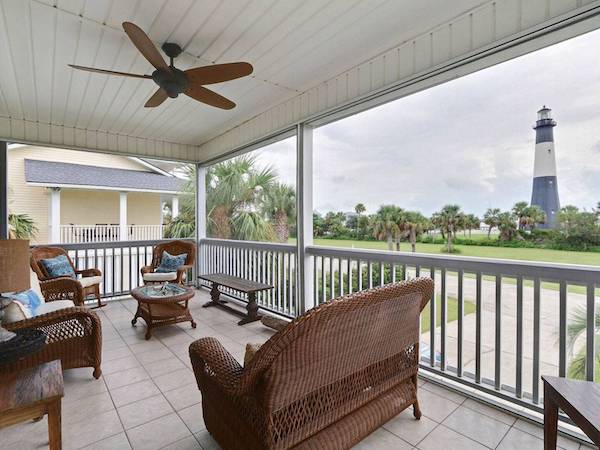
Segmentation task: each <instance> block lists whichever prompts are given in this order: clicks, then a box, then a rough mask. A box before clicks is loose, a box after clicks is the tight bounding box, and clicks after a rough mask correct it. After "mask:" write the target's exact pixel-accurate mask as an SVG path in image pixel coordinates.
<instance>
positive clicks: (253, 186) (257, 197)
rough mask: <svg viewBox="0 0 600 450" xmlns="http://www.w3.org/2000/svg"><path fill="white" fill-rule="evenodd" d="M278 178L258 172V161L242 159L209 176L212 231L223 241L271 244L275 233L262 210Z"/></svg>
mask: <svg viewBox="0 0 600 450" xmlns="http://www.w3.org/2000/svg"><path fill="white" fill-rule="evenodd" d="M275 178H276V174H275V172H274V171H273V169H272V168H271V167H266V168H257V167H256V158H255V157H253V156H249V155H243V156H239V157H237V158H233V159H231V160H228V161H225V162H222V163H219V164H216V165H215V166H213V167H211V168H210V170H209V171H208V173H207V211H208V214H207V215H208V230H209V233H210V234H211V235H212V236H215V237H218V238H222V239H230V238H234V239H242V240H257V241H263V240H269V238H270V237H272V234H273V233H272V230H271V229H270V226H269V224H268V223H267V221H266V218H265V215H264V213H263V212H262V211H261V210H260V206H261V205H262V204H263V202H264V200H265V198H266V197H267V193H268V191H269V188H271V187H272V185H273V183H274V181H275Z"/></svg>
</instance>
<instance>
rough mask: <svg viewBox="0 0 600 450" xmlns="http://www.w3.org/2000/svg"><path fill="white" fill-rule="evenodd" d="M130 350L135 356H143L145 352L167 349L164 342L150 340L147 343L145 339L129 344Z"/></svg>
mask: <svg viewBox="0 0 600 450" xmlns="http://www.w3.org/2000/svg"><path fill="white" fill-rule="evenodd" d="M128 345H129V349H130V350H131V351H132V352H133V354H134V355H136V356H137V355H141V354H142V353H144V352H151V351H156V350H160V349H163V348H165V346H164V345H163V343H162V342H160V341H159V340H158V339H150V340H148V341H146V340H145V339H143V338H142V339H136V340H134V341H132V342H128Z"/></svg>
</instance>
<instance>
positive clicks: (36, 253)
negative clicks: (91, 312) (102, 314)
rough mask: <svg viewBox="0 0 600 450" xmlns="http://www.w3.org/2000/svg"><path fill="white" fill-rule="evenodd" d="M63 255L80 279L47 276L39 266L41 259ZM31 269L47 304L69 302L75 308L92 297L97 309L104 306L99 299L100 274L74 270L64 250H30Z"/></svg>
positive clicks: (98, 272)
mask: <svg viewBox="0 0 600 450" xmlns="http://www.w3.org/2000/svg"><path fill="white" fill-rule="evenodd" d="M59 255H65V256H66V257H67V259H68V260H69V263H71V267H73V270H74V271H75V273H76V274H77V275H81V276H82V278H80V279H74V278H71V277H55V278H51V277H50V276H48V273H47V272H46V269H45V268H44V266H43V265H42V264H41V262H40V261H41V260H42V259H47V258H54V257H56V256H59ZM30 264H31V269H32V270H33V271H34V272H35V273H36V275H37V277H38V279H39V280H40V289H41V290H42V295H43V296H44V298H45V299H46V301H47V302H49V301H53V300H71V301H73V303H75V305H77V306H83V304H84V300H85V299H86V298H87V297H88V296H89V295H93V296H94V297H95V298H96V300H97V301H98V305H97V308H100V307H102V306H105V304H103V303H102V301H101V299H100V281H101V280H100V279H99V277H101V276H102V272H101V271H100V270H98V269H84V270H76V269H75V266H74V265H73V261H71V258H69V255H68V254H67V252H66V251H65V250H63V249H62V248H60V247H35V248H33V249H32V250H31V259H30Z"/></svg>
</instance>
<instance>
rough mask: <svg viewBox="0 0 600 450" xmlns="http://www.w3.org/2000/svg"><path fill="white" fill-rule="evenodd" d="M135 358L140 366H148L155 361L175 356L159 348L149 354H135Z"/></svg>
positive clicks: (165, 349) (167, 350) (166, 349)
mask: <svg viewBox="0 0 600 450" xmlns="http://www.w3.org/2000/svg"><path fill="white" fill-rule="evenodd" d="M135 357H136V358H137V360H138V361H139V362H140V363H142V364H150V363H153V362H156V361H162V360H165V359H169V358H173V357H175V355H174V354H173V353H172V352H171V351H170V350H169V349H168V348H166V347H165V348H159V349H156V350H152V351H150V352H143V353H139V354H136V355H135Z"/></svg>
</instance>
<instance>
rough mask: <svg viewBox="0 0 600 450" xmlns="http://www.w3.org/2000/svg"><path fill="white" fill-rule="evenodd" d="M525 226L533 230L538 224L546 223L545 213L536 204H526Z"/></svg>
mask: <svg viewBox="0 0 600 450" xmlns="http://www.w3.org/2000/svg"><path fill="white" fill-rule="evenodd" d="M524 214H525V217H524V219H523V220H524V221H525V224H524V225H525V227H526V228H529V229H530V230H532V231H533V230H534V229H535V227H536V226H537V225H538V224H541V223H546V213H545V212H544V211H543V210H542V208H540V207H539V206H537V205H532V206H528V207H527V208H525V211H524Z"/></svg>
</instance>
